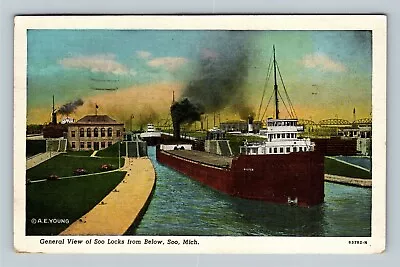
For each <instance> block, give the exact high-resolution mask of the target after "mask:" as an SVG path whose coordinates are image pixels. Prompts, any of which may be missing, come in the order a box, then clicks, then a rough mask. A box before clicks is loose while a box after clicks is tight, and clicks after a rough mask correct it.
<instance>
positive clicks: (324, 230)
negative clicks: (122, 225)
mask: <svg viewBox="0 0 400 267" xmlns="http://www.w3.org/2000/svg"><path fill="white" fill-rule="evenodd" d="M149 157H150V159H151V160H152V162H153V165H154V167H155V169H156V172H157V184H156V190H155V192H154V196H153V199H152V201H151V203H150V205H149V207H148V210H147V212H146V214H145V215H144V217H143V219H142V221H141V223H140V225H139V226H138V228H137V230H136V233H135V234H136V235H233V236H236V235H237V236H250V235H257V236H370V235H371V226H370V221H371V192H372V191H371V189H370V188H358V187H351V186H345V185H338V184H332V183H325V203H324V204H322V205H320V206H317V207H313V208H298V207H290V206H286V205H277V204H271V203H264V202H259V201H252V200H244V199H238V198H233V197H230V196H228V195H225V194H222V193H219V192H217V191H214V190H212V189H210V188H208V187H206V186H203V185H201V184H200V183H198V182H196V181H194V180H192V179H190V178H189V177H187V176H185V175H182V174H180V173H178V172H176V171H174V170H172V169H170V168H168V167H166V166H163V165H161V164H159V163H158V162H157V161H156V159H155V148H154V147H149Z"/></svg>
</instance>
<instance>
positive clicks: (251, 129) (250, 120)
mask: <svg viewBox="0 0 400 267" xmlns="http://www.w3.org/2000/svg"><path fill="white" fill-rule="evenodd" d="M253 121H254V118H253V116H251V115H249V118H248V132H249V133H252V132H253Z"/></svg>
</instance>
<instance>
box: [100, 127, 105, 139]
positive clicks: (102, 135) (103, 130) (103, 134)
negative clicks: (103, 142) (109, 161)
mask: <svg viewBox="0 0 400 267" xmlns="http://www.w3.org/2000/svg"><path fill="white" fill-rule="evenodd" d="M105 136H106V129H104V128H101V137H105Z"/></svg>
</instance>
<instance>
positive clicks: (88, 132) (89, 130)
mask: <svg viewBox="0 0 400 267" xmlns="http://www.w3.org/2000/svg"><path fill="white" fill-rule="evenodd" d="M86 136H87V137H92V130H91V129H90V128H87V129H86Z"/></svg>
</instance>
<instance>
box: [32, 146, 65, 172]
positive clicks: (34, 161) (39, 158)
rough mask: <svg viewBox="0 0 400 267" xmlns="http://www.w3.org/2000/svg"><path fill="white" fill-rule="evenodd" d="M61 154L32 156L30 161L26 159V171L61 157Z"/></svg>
mask: <svg viewBox="0 0 400 267" xmlns="http://www.w3.org/2000/svg"><path fill="white" fill-rule="evenodd" d="M60 153H61V152H53V151H52V152H44V153H40V154H37V155H35V156H32V157H30V158H28V159H26V169H27V170H29V169H30V168H33V167H35V166H37V165H39V164H40V163H43V162H45V161H46V160H49V159H51V158H53V157H55V156H57V155H59V154H60Z"/></svg>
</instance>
